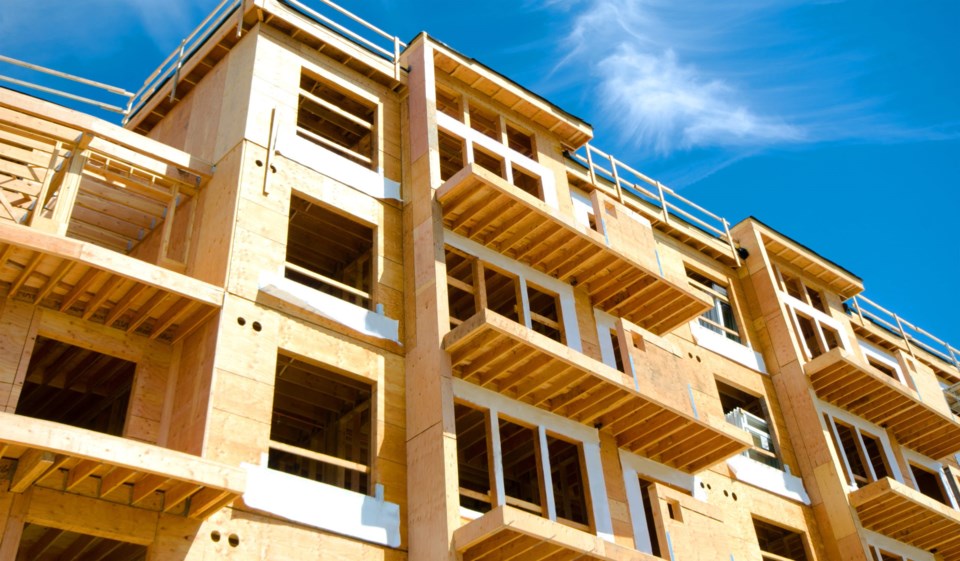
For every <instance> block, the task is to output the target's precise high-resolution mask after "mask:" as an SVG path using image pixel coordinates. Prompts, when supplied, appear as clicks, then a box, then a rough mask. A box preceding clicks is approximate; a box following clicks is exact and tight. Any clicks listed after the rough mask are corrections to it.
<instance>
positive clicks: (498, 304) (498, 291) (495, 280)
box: [483, 266, 524, 324]
mask: <svg viewBox="0 0 960 561" xmlns="http://www.w3.org/2000/svg"><path fill="white" fill-rule="evenodd" d="M483 277H484V285H485V286H486V289H487V307H489V308H490V309H491V310H493V311H494V312H496V313H498V314H500V315H502V316H504V317H507V318H510V319H512V320H513V321H515V322H517V323H520V324H523V323H524V321H523V317H522V316H521V315H520V314H521V310H522V306H521V304H520V285H519V282H518V281H517V278H516V277H514V276H511V275H508V274H506V273H501V272H500V271H498V270H496V269H494V268H492V267H489V266H484V268H483Z"/></svg>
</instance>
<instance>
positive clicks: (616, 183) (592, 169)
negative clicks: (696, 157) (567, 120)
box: [570, 144, 739, 263]
mask: <svg viewBox="0 0 960 561" xmlns="http://www.w3.org/2000/svg"><path fill="white" fill-rule="evenodd" d="M570 157H571V158H573V159H574V160H575V161H576V162H578V163H580V164H581V165H583V166H584V167H586V168H587V174H588V176H589V178H590V181H591V182H592V183H593V184H594V185H599V183H598V181H597V179H598V178H600V179H601V180H604V181H607V182H610V183H611V184H612V185H613V187H614V189H615V190H616V197H617V199H619V201H620V202H621V203H624V202H625V201H626V200H629V199H631V198H632V199H634V200H638V201H642V202H644V203H647V204H649V205H653V206H654V207H655V208H656V209H658V210H659V216H658V218H659V220H661V221H663V222H664V223H666V224H670V222H671V221H681V222H684V223H686V224H689V225H691V226H693V227H695V228H697V229H698V230H700V231H702V232H704V233H706V234H708V235H710V236H712V237H714V238H716V239H718V240H720V241H722V242H724V243H725V244H727V245H729V246H730V251H731V253H732V256H733V257H734V259H736V260H737V262H738V263H739V257H738V256H737V248H736V245H735V244H734V242H733V238H732V237H731V236H730V223H729V222H727V220H726V219H725V218H723V217H722V216H719V215H717V214H714V213H712V212H710V211H709V210H707V209H705V208H703V207H702V206H700V205H698V204H696V203H694V202H693V201H691V200H689V199H687V198H685V197H682V196H681V195H680V194H678V193H677V192H676V191H674V190H673V189H671V188H669V187H667V186H666V185H664V184H662V183H660V182H659V181H657V180H656V179H652V178H650V177H649V176H647V175H645V174H644V173H642V172H639V171H637V170H636V169H634V168H632V167H630V166H628V165H627V164H625V163H623V162H621V161H620V160H618V159H616V158H615V157H614V156H612V155H610V154H607V153H605V152H603V151H602V150H600V149H598V148H595V147H593V146H591V145H590V144H585V145H584V146H583V147H582V148H580V149H579V150H577V151H576V152H573V153H571V154H570Z"/></svg>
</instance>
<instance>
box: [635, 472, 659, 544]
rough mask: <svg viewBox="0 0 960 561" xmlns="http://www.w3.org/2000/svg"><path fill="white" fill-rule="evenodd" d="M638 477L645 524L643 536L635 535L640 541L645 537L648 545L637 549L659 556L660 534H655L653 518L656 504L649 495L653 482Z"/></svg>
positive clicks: (655, 525) (655, 527) (655, 528)
mask: <svg viewBox="0 0 960 561" xmlns="http://www.w3.org/2000/svg"><path fill="white" fill-rule="evenodd" d="M639 479H640V496H641V498H642V500H643V516H644V519H643V520H642V521H641V522H643V524H644V525H645V528H644V530H645V532H644V534H645V535H644V536H637V540H638V541H640V542H641V543H642V539H643V538H646V539H647V540H649V547H645V546H644V547H640V546H639V545H638V549H640V550H641V551H645V552H646V553H651V554H653V555H654V556H656V557H660V536H659V535H658V534H657V524H656V521H655V519H654V514H653V507H654V505H655V504H656V503H655V502H654V499H653V498H652V497H651V495H650V493H651V492H652V490H653V488H654V486H653V482H651V481H647V480H645V479H643V478H639Z"/></svg>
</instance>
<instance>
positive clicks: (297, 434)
mask: <svg viewBox="0 0 960 561" xmlns="http://www.w3.org/2000/svg"><path fill="white" fill-rule="evenodd" d="M372 397H373V388H372V386H371V385H370V384H368V383H366V382H363V381H360V380H356V379H353V378H350V377H347V376H345V375H342V374H339V373H336V372H333V371H331V370H328V369H326V368H323V367H321V366H318V365H315V364H311V363H307V362H304V361H302V360H298V359H295V358H293V357H290V356H286V355H282V354H281V355H279V356H278V357H277V376H276V383H275V387H274V397H273V419H272V424H271V429H270V455H269V462H268V467H270V468H271V469H275V470H279V471H283V472H286V473H290V474H293V475H297V476H300V477H304V478H306V479H312V480H314V481H319V482H322V483H327V484H329V485H335V486H337V487H340V488H343V489H347V490H350V491H355V492H357V493H363V494H367V493H368V492H369V476H370V458H371V453H370V451H371V442H372V435H371V431H372V427H371V419H372V416H373V413H372V407H373V404H372Z"/></svg>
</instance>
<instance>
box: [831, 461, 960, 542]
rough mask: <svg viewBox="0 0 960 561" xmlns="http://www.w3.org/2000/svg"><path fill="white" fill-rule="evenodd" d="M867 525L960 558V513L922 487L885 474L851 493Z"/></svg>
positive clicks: (852, 502) (866, 526)
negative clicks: (931, 495) (912, 485)
mask: <svg viewBox="0 0 960 561" xmlns="http://www.w3.org/2000/svg"><path fill="white" fill-rule="evenodd" d="M850 504H851V505H853V507H854V508H855V509H857V515H858V516H859V517H860V523H861V524H862V525H863V527H864V528H866V529H868V530H872V531H874V532H877V533H879V534H883V535H885V536H889V537H890V538H893V539H895V540H897V541H901V542H903V543H906V544H910V545H912V546H914V547H918V548H920V549H923V550H926V551H930V552H931V553H934V552H935V553H936V554H937V555H938V557H937V559H943V561H958V560H960V513H958V512H957V511H956V510H954V509H952V508H950V507H948V506H945V505H944V504H942V503H940V502H938V501H936V500H935V499H932V498H930V497H927V496H926V495H923V494H922V493H920V492H919V491H916V490H914V489H911V488H910V487H908V486H906V485H904V484H903V483H900V482H898V481H894V480H892V479H890V478H889V477H885V478H883V479H881V480H879V481H876V482H874V483H871V484H870V485H867V486H866V487H863V488H861V489H858V490H856V491H854V492H853V493H850Z"/></svg>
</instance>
